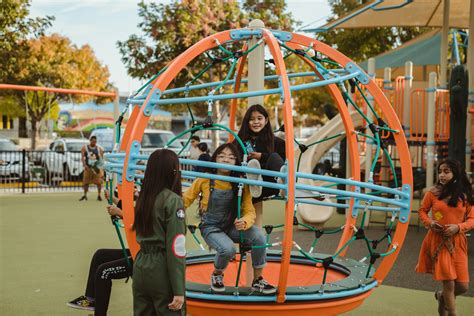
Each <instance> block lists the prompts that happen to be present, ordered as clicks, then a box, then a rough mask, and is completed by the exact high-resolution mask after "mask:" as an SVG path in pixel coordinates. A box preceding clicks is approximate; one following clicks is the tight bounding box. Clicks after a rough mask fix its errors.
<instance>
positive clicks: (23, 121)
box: [18, 117, 28, 138]
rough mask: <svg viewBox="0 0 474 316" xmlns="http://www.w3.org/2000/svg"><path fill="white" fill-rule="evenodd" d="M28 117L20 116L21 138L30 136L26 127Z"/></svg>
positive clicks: (19, 130) (19, 129)
mask: <svg viewBox="0 0 474 316" xmlns="http://www.w3.org/2000/svg"><path fill="white" fill-rule="evenodd" d="M26 123H27V121H26V118H25V117H19V118H18V137H20V138H27V137H28V129H27V128H26Z"/></svg>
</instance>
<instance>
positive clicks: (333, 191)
mask: <svg viewBox="0 0 474 316" xmlns="http://www.w3.org/2000/svg"><path fill="white" fill-rule="evenodd" d="M296 189H299V190H308V191H317V192H319V193H327V194H336V195H341V196H350V197H353V198H358V199H362V200H367V201H375V202H381V203H387V204H392V205H396V206H399V207H402V208H406V207H407V205H406V203H403V202H401V201H399V200H395V199H387V198H382V197H379V196H375V195H369V194H364V193H357V192H352V191H344V190H337V189H330V188H327V187H317V186H312V185H306V184H299V183H297V184H296Z"/></svg>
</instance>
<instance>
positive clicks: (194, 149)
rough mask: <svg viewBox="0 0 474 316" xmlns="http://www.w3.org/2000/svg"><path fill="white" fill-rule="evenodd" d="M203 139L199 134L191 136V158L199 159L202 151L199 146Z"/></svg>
mask: <svg viewBox="0 0 474 316" xmlns="http://www.w3.org/2000/svg"><path fill="white" fill-rule="evenodd" d="M200 142H201V139H200V138H199V136H197V135H193V136H191V148H189V159H194V160H197V159H199V156H200V155H201V151H200V150H199V148H198V145H199V143H200Z"/></svg>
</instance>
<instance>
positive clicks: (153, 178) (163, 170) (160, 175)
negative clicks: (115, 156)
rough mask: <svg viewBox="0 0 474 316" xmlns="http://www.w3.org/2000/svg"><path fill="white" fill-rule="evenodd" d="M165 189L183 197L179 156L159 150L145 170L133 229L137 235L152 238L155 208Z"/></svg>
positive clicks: (166, 150) (153, 154)
mask: <svg viewBox="0 0 474 316" xmlns="http://www.w3.org/2000/svg"><path fill="white" fill-rule="evenodd" d="M164 189H169V190H171V191H173V192H174V193H176V194H177V195H179V196H181V195H182V192H181V177H180V172H179V160H178V156H177V155H176V154H175V153H174V152H173V151H171V150H168V149H159V150H156V151H154V152H153V153H152V154H151V155H150V158H149V159H148V163H147V166H146V170H145V177H144V179H143V183H142V188H141V191H140V195H139V196H138V200H137V205H136V206H135V222H134V223H133V229H134V230H136V232H137V235H140V236H144V237H146V236H150V235H152V234H153V220H152V217H153V214H152V213H153V206H154V204H155V200H156V197H157V196H158V194H159V193H160V192H161V191H163V190H164Z"/></svg>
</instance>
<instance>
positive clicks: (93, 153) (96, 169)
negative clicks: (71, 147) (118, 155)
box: [79, 136, 104, 201]
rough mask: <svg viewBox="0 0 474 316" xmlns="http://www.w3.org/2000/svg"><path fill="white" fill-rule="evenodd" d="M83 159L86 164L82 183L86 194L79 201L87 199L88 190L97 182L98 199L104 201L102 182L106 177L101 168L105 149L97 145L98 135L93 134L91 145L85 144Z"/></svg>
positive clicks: (82, 153) (82, 150)
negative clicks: (101, 194)
mask: <svg viewBox="0 0 474 316" xmlns="http://www.w3.org/2000/svg"><path fill="white" fill-rule="evenodd" d="M81 157H82V158H81V160H82V165H83V166H84V173H83V177H82V183H83V186H84V195H83V196H82V197H81V198H80V199H79V201H83V200H86V201H87V192H88V191H89V185H90V184H95V185H96V186H97V200H98V201H102V197H101V196H100V192H101V190H102V182H103V178H104V171H103V170H102V169H101V168H100V167H101V165H102V161H103V158H104V149H103V148H102V147H100V146H99V145H97V137H95V136H91V138H90V139H89V145H84V146H83V147H82V149H81Z"/></svg>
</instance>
